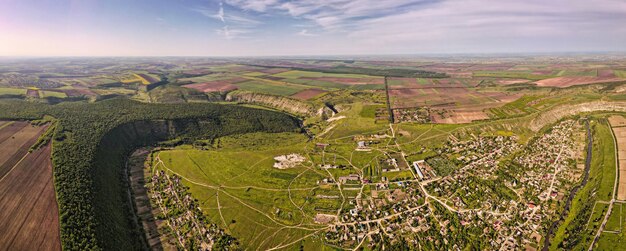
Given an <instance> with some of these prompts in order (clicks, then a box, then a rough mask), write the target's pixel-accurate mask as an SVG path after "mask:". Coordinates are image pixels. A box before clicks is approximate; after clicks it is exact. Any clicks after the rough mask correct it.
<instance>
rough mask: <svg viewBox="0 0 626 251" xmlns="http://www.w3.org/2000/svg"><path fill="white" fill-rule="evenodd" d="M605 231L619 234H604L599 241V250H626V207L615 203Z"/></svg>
mask: <svg viewBox="0 0 626 251" xmlns="http://www.w3.org/2000/svg"><path fill="white" fill-rule="evenodd" d="M605 230H608V231H616V232H617V233H611V232H604V233H602V234H601V235H600V239H599V240H598V246H597V250H626V245H624V243H626V205H625V204H624V203H615V204H614V205H613V211H612V212H611V215H610V216H609V221H608V222H607V224H606V227H605Z"/></svg>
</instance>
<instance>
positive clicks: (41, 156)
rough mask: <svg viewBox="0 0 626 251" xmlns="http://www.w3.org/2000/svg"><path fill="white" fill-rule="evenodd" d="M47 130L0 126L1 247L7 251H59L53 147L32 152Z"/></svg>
mask: <svg viewBox="0 0 626 251" xmlns="http://www.w3.org/2000/svg"><path fill="white" fill-rule="evenodd" d="M46 129H47V126H33V125H30V124H29V123H28V122H21V121H1V122H0V177H1V178H0V191H1V194H2V195H1V196H0V201H1V203H0V204H1V205H2V210H0V222H2V225H3V227H2V228H0V243H3V244H2V246H3V248H6V249H8V250H60V249H61V242H60V236H59V214H58V206H57V202H56V197H55V196H56V195H55V192H54V184H53V181H52V163H51V159H50V154H51V152H50V151H51V145H50V144H46V145H45V146H42V147H40V148H39V149H36V150H34V151H32V152H31V151H29V149H31V147H32V146H33V145H34V144H35V143H36V142H37V140H38V138H39V137H40V135H41V134H42V133H43V132H44V131H45V130H46Z"/></svg>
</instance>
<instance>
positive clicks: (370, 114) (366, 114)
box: [359, 105, 385, 118]
mask: <svg viewBox="0 0 626 251" xmlns="http://www.w3.org/2000/svg"><path fill="white" fill-rule="evenodd" d="M379 108H385V105H364V106H363V109H362V110H361V112H360V113H359V115H361V117H363V118H376V110H377V109H379Z"/></svg>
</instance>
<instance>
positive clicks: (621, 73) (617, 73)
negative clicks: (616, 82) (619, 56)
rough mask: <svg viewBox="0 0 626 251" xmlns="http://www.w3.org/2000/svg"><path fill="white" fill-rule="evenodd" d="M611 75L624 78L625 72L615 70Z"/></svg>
mask: <svg viewBox="0 0 626 251" xmlns="http://www.w3.org/2000/svg"><path fill="white" fill-rule="evenodd" d="M613 73H615V76H617V77H620V78H626V70H615V71H613Z"/></svg>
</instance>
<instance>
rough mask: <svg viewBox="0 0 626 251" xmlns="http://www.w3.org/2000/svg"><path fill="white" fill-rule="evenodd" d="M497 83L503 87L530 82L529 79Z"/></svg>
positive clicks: (499, 80) (507, 80) (504, 80)
mask: <svg viewBox="0 0 626 251" xmlns="http://www.w3.org/2000/svg"><path fill="white" fill-rule="evenodd" d="M497 82H498V84H501V85H512V84H520V83H526V82H528V79H498V80H497Z"/></svg>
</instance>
